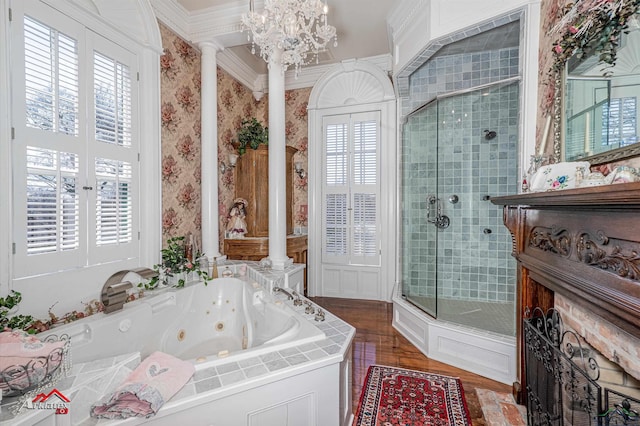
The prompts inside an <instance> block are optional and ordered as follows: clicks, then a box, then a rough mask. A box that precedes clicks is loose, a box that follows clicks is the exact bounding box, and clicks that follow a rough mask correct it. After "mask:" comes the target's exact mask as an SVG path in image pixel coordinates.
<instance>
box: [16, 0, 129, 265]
mask: <svg viewBox="0 0 640 426" xmlns="http://www.w3.org/2000/svg"><path fill="white" fill-rule="evenodd" d="M34 3H37V4H31V2H28V4H26V5H25V6H24V7H25V11H24V16H22V17H21V18H20V20H17V19H16V18H15V17H14V23H20V24H21V25H15V27H14V28H13V31H14V33H13V37H12V50H13V51H14V52H16V53H15V54H14V58H15V61H14V66H13V72H14V73H15V74H14V76H13V82H14V84H13V86H14V88H15V90H14V93H13V105H14V117H15V118H14V127H15V138H14V140H13V148H12V151H13V155H14V161H13V164H14V165H16V166H17V167H15V172H14V176H15V177H14V181H13V193H14V203H13V204H14V223H15V224H16V229H17V230H20V229H24V230H25V232H20V231H16V232H15V235H14V239H15V241H14V243H15V244H14V245H15V256H14V261H15V263H14V264H15V273H14V275H15V276H16V277H27V276H32V275H36V274H46V273H53V272H57V271H61V270H69V269H74V268H82V267H88V266H92V265H95V264H98V263H104V262H111V261H115V260H122V259H129V258H132V257H135V256H137V253H138V237H137V231H138V221H137V210H138V204H139V203H138V201H137V194H138V189H137V181H138V179H136V176H137V174H138V152H139V151H138V143H137V140H136V129H135V127H134V126H133V123H135V122H136V121H135V120H136V117H135V111H136V108H137V107H136V99H137V98H136V82H135V81H134V79H133V78H132V75H135V73H136V71H135V63H136V61H135V55H133V54H132V53H130V52H128V51H127V50H125V49H123V48H121V47H120V46H118V45H116V44H114V43H112V42H109V41H108V40H106V39H104V38H102V37H100V36H99V35H97V34H95V33H94V32H92V31H90V30H89V29H87V28H85V27H84V26H83V25H81V24H79V23H77V22H75V21H73V20H71V19H69V18H68V17H66V16H64V15H62V14H60V13H59V12H57V11H56V10H55V9H52V8H49V7H48V6H46V5H43V4H41V3H39V2H34ZM21 117H22V118H21ZM19 165H24V167H19Z"/></svg>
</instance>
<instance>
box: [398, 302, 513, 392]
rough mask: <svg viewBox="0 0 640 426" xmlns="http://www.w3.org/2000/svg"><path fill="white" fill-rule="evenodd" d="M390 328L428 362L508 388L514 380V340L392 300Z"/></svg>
mask: <svg viewBox="0 0 640 426" xmlns="http://www.w3.org/2000/svg"><path fill="white" fill-rule="evenodd" d="M393 327H394V328H395V329H396V330H398V332H400V334H402V335H403V336H404V337H406V338H407V340H409V341H410V342H411V343H412V344H413V345H414V346H416V347H417V348H418V349H419V350H420V351H421V352H422V353H423V354H425V355H426V356H428V357H429V358H431V359H435V360H437V361H441V362H444V363H446V364H449V365H452V366H454V367H457V368H461V369H463V370H466V371H470V372H472V373H476V374H479V375H481V376H483V377H487V378H489V379H492V380H496V381H498V382H501V383H505V384H508V385H511V384H513V382H514V381H515V380H516V365H517V357H516V339H515V338H513V337H507V336H501V335H498V334H494V333H489V332H485V333H483V332H482V331H478V330H474V329H471V328H467V327H463V326H459V325H457V324H453V323H448V322H444V321H437V320H435V319H433V318H431V317H429V316H428V315H427V314H425V313H424V312H422V311H420V310H419V309H417V308H416V307H414V306H413V305H411V304H410V303H408V302H407V301H406V300H404V299H402V298H401V297H397V296H396V297H394V298H393Z"/></svg>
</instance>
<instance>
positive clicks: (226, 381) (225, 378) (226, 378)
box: [220, 371, 246, 386]
mask: <svg viewBox="0 0 640 426" xmlns="http://www.w3.org/2000/svg"><path fill="white" fill-rule="evenodd" d="M244 379H246V377H245V376H244V373H243V372H242V371H234V372H233V373H228V374H222V375H220V381H221V382H222V386H229V385H231V384H233V383H238V382H241V381H243V380H244Z"/></svg>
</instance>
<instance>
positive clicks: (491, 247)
mask: <svg viewBox="0 0 640 426" xmlns="http://www.w3.org/2000/svg"><path fill="white" fill-rule="evenodd" d="M518 96H519V94H518V83H512V84H509V85H498V86H494V87H493V88H486V89H482V90H475V91H470V92H467V93H463V94H458V95H455V96H450V97H443V98H440V99H438V100H437V101H436V102H433V103H431V104H428V105H427V106H425V107H424V108H422V109H421V110H420V111H418V112H416V113H414V114H412V115H411V116H410V117H409V118H408V121H407V123H406V124H405V128H404V132H403V151H402V170H403V171H402V197H403V199H402V237H401V239H402V242H401V248H402V271H403V274H402V279H403V295H404V296H405V297H406V299H407V300H408V301H410V302H411V303H413V304H414V305H416V306H418V307H419V308H420V309H422V310H423V311H425V312H426V313H428V314H430V315H432V316H434V317H437V318H438V319H439V320H446V321H450V322H454V323H457V324H462V325H465V326H469V327H474V328H480V329H483V330H488V331H492V332H496V333H499V334H505V335H514V333H515V304H514V302H515V283H516V277H515V271H516V268H515V261H514V259H513V258H512V257H511V237H510V235H509V232H508V230H507V229H506V227H504V225H503V224H502V211H501V209H500V207H499V206H495V205H493V204H492V203H491V201H490V200H491V197H495V196H500V195H507V194H513V193H515V192H517V182H518V176H517V171H518V157H517V152H518Z"/></svg>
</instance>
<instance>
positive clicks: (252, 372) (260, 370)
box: [242, 364, 269, 379]
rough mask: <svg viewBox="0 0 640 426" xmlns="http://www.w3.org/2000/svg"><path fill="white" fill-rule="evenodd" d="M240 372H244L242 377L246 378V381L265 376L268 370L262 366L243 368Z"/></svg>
mask: <svg viewBox="0 0 640 426" xmlns="http://www.w3.org/2000/svg"><path fill="white" fill-rule="evenodd" d="M242 371H244V375H245V376H247V379H251V378H253V377H258V376H262V375H263V374H267V373H268V372H269V370H267V367H265V366H264V365H262V364H260V365H254V366H252V367H248V368H245V369H243V370H242Z"/></svg>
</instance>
